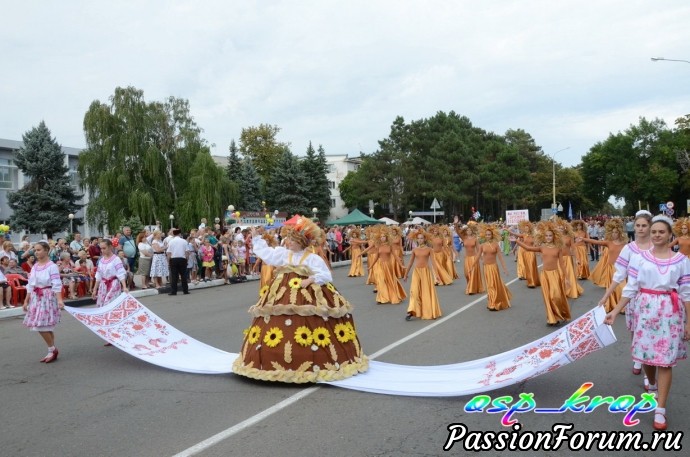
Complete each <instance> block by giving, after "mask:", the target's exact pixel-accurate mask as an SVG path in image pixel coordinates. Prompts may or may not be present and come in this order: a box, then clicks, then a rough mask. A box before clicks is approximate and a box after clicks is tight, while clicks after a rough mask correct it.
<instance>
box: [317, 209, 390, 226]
mask: <svg viewBox="0 0 690 457" xmlns="http://www.w3.org/2000/svg"><path fill="white" fill-rule="evenodd" d="M382 223H383V222H381V221H380V220H378V219H374V218H373V217H369V216H367V215H366V214H364V213H363V212H361V211H360V210H358V209H355V210H354V211H352V212H351V213H350V214H348V215H347V216H345V217H341V218H340V219H337V220H335V221H328V222H326V225H374V224H382Z"/></svg>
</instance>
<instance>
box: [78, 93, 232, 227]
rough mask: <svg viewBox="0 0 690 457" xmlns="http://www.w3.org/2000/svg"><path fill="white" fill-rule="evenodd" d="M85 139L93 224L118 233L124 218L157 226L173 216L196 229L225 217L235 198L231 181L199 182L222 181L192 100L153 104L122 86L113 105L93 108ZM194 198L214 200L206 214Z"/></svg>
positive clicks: (84, 169)
mask: <svg viewBox="0 0 690 457" xmlns="http://www.w3.org/2000/svg"><path fill="white" fill-rule="evenodd" d="M84 133H85V136H86V144H87V148H86V150H85V151H84V152H82V154H80V156H79V175H80V178H81V183H82V186H84V188H86V189H88V192H89V197H90V203H89V207H88V209H87V218H88V219H89V221H91V222H92V223H96V224H98V225H102V224H108V225H109V226H110V227H119V226H120V225H121V222H122V220H123V219H125V218H129V217H132V216H137V217H139V219H140V220H141V221H143V222H144V223H146V224H150V223H153V222H154V221H156V220H163V221H164V220H167V219H168V214H170V213H173V214H179V217H177V218H176V220H175V223H176V224H178V225H179V226H181V227H190V226H193V225H195V224H196V223H197V222H198V219H199V214H202V215H203V217H207V216H213V215H218V213H219V211H220V209H221V207H222V205H220V203H219V201H220V200H223V199H225V201H227V198H228V195H229V194H231V193H232V189H231V188H230V187H229V185H228V180H227V179H226V180H219V179H216V178H213V180H212V181H210V182H209V183H208V184H207V183H201V182H200V180H202V179H209V177H213V176H216V175H215V171H216V170H215V169H214V168H210V166H209V165H208V160H207V159H208V157H210V153H209V149H208V146H207V144H206V141H205V140H203V139H202V138H201V129H200V128H199V127H198V126H197V125H196V123H195V122H194V119H193V118H192V116H191V114H190V109H189V103H188V102H187V101H186V100H182V99H177V98H174V97H169V98H168V99H167V100H165V101H164V102H151V103H147V102H146V101H145V100H144V93H143V91H141V90H138V89H136V88H133V87H127V88H121V87H118V88H116V89H115V93H114V94H113V96H112V97H110V102H109V103H101V102H100V101H98V100H96V101H94V102H93V103H92V104H91V106H90V107H89V109H88V111H87V112H86V115H85V116H84ZM199 155H202V157H201V158H200V159H199V160H197V159H198V156H199ZM216 168H218V167H217V166H216ZM221 171H222V170H221ZM195 178H196V179H195ZM207 185H208V186H212V188H210V187H209V188H207V187H205V186H207ZM211 192H212V193H211ZM195 195H196V196H197V197H196V198H202V196H203V198H206V199H208V201H205V202H201V203H199V204H198V205H197V208H199V209H192V207H191V203H190V202H191V201H193V200H194V198H195ZM181 205H184V208H182V207H181ZM206 211H208V212H206ZM209 213H210V214H209Z"/></svg>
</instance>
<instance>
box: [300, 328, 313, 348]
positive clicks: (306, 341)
mask: <svg viewBox="0 0 690 457" xmlns="http://www.w3.org/2000/svg"><path fill="white" fill-rule="evenodd" d="M295 342H296V343H297V344H299V345H300V346H304V347H307V346H311V344H312V343H313V342H314V339H313V337H312V333H311V330H309V327H306V326H304V325H303V326H301V327H297V330H295Z"/></svg>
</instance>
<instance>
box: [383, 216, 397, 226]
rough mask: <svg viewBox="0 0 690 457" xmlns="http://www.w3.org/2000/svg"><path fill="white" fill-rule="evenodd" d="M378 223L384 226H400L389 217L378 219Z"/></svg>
mask: <svg viewBox="0 0 690 457" xmlns="http://www.w3.org/2000/svg"><path fill="white" fill-rule="evenodd" d="M379 221H381V222H383V223H384V224H386V225H400V223H399V222H398V221H394V220H393V219H391V218H390V217H382V218H381V219H379Z"/></svg>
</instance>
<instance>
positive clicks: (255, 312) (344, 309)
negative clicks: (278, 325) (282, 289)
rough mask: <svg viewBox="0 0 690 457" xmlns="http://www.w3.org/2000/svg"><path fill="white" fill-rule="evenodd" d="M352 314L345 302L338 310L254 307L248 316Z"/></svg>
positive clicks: (336, 315)
mask: <svg viewBox="0 0 690 457" xmlns="http://www.w3.org/2000/svg"><path fill="white" fill-rule="evenodd" d="M351 312H352V305H350V303H347V302H345V304H343V305H341V306H340V307H338V308H331V307H328V306H314V305H263V306H260V305H254V306H252V307H251V308H249V314H251V315H252V316H254V317H266V316H294V315H297V316H320V317H334V318H338V317H344V316H346V315H347V314H350V313H351Z"/></svg>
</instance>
